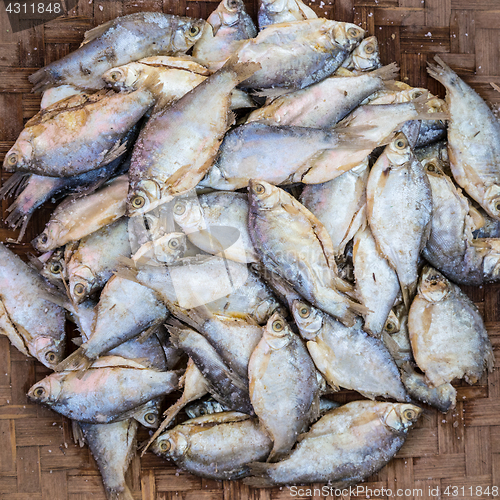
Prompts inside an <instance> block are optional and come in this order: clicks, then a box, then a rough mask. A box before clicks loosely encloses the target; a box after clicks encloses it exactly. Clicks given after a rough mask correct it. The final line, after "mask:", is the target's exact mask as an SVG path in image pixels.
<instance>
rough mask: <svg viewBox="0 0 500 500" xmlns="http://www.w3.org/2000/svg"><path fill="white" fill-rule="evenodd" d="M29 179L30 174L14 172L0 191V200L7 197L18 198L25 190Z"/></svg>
mask: <svg viewBox="0 0 500 500" xmlns="http://www.w3.org/2000/svg"><path fill="white" fill-rule="evenodd" d="M30 177H31V174H28V173H26V172H14V173H13V174H12V175H11V176H10V177H9V178H8V179H7V180H6V181H5V183H4V185H3V186H2V188H1V189H0V200H3V199H4V198H7V197H9V196H18V195H19V194H20V193H21V191H22V190H23V189H24V188H25V186H26V184H27V182H28V181H29V178H30ZM7 210H8V209H7Z"/></svg>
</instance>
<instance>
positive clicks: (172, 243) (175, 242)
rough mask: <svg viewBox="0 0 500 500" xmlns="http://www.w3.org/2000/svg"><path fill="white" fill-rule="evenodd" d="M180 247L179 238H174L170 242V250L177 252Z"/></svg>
mask: <svg viewBox="0 0 500 500" xmlns="http://www.w3.org/2000/svg"><path fill="white" fill-rule="evenodd" d="M178 247H179V240H178V239H177V238H173V239H171V240H170V241H169V242H168V248H170V249H172V250H175V249H176V248H178Z"/></svg>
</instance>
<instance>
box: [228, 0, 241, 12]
mask: <svg viewBox="0 0 500 500" xmlns="http://www.w3.org/2000/svg"><path fill="white" fill-rule="evenodd" d="M227 7H228V9H231V10H234V9H236V7H238V1H237V0H229V1H228V2H227Z"/></svg>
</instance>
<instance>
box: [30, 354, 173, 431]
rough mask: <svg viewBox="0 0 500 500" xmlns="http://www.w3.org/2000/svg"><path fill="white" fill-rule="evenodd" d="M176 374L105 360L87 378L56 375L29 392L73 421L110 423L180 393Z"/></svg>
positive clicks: (67, 373)
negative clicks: (125, 413) (130, 412)
mask: <svg viewBox="0 0 500 500" xmlns="http://www.w3.org/2000/svg"><path fill="white" fill-rule="evenodd" d="M178 383H179V377H178V375H177V373H176V372H173V371H170V372H162V371H158V370H154V369H150V368H146V367H145V366H144V365H141V364H140V363H137V362H135V361H132V360H127V359H125V358H121V357H118V356H105V357H103V358H101V359H99V360H97V361H95V362H94V363H93V365H92V366H91V367H90V368H89V369H88V370H86V371H85V372H84V373H83V374H82V373H81V372H79V371H65V372H61V373H53V374H51V375H49V376H48V377H45V378H44V379H43V380H41V381H40V382H37V383H36V384H35V385H34V386H33V387H32V388H31V389H30V390H29V392H28V396H29V398H30V399H32V400H34V401H36V402H38V403H43V404H45V405H47V406H49V407H50V408H51V409H53V410H54V411H57V412H58V413H60V414H61V415H65V416H67V417H69V418H72V419H75V420H78V421H81V422H88V423H94V424H103V423H108V422H111V421H113V420H115V419H116V418H118V417H119V416H120V414H122V413H124V412H126V411H128V410H131V409H133V408H136V407H138V406H141V405H143V404H144V403H146V402H148V401H150V400H151V399H153V398H156V397H158V396H161V395H163V394H168V393H170V392H172V391H173V390H175V389H177V386H178Z"/></svg>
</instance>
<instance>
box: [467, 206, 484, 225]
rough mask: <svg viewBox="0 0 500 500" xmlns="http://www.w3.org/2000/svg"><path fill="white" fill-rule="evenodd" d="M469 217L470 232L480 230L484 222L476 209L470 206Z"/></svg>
mask: <svg viewBox="0 0 500 500" xmlns="http://www.w3.org/2000/svg"><path fill="white" fill-rule="evenodd" d="M469 217H470V220H471V222H472V227H471V231H477V230H478V229H481V228H482V227H483V226H484V224H485V223H486V220H485V218H484V217H483V215H482V214H481V212H480V211H479V210H478V209H477V208H476V207H473V206H472V205H470V204H469Z"/></svg>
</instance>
